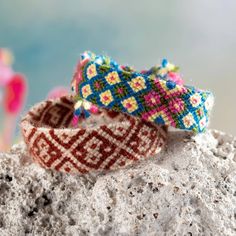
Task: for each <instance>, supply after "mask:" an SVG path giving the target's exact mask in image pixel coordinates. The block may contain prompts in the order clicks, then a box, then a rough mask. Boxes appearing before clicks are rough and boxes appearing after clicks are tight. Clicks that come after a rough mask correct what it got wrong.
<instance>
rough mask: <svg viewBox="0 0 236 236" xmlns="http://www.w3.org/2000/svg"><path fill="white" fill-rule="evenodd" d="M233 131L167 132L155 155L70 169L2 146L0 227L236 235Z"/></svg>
mask: <svg viewBox="0 0 236 236" xmlns="http://www.w3.org/2000/svg"><path fill="white" fill-rule="evenodd" d="M235 153H236V139H235V138H234V137H231V136H228V135H226V134H224V133H221V132H218V131H207V132H206V133H205V134H199V135H197V136H191V135H190V134H188V133H185V132H170V133H169V140H168V147H167V149H166V151H163V152H162V153H161V154H159V155H158V156H157V157H155V158H151V159H149V160H147V161H143V162H141V163H139V164H137V165H134V166H132V167H128V168H126V169H123V170H118V171H113V172H110V173H106V174H97V175H86V176H82V177H81V176H70V175H66V174H61V173H56V172H52V171H47V170H44V169H42V168H40V167H39V166H38V165H37V164H34V163H32V162H31V161H30V160H31V159H29V157H28V156H27V153H26V150H25V147H24V144H19V145H15V146H14V147H13V148H12V150H11V153H9V154H0V235H1V236H4V235H7V236H8V235H17V236H18V235H20V236H21V235H57V236H59V235H82V236H83V235H112V236H113V235H181V236H182V235H189V236H190V235H214V236H215V235H236V154H235Z"/></svg>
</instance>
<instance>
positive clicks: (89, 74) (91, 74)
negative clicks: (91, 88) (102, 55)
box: [86, 64, 97, 79]
mask: <svg viewBox="0 0 236 236" xmlns="http://www.w3.org/2000/svg"><path fill="white" fill-rule="evenodd" d="M86 74H87V77H88V78H89V79H92V78H93V77H95V76H96V75H97V70H96V66H95V65H94V64H91V65H90V66H89V67H88V68H87V73H86Z"/></svg>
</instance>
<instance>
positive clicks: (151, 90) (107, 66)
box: [78, 52, 213, 132]
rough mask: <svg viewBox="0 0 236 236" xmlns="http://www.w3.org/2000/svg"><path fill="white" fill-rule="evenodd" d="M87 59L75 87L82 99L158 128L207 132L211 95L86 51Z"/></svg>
mask: <svg viewBox="0 0 236 236" xmlns="http://www.w3.org/2000/svg"><path fill="white" fill-rule="evenodd" d="M86 57H87V58H88V57H90V59H89V60H88V62H87V63H86V64H85V66H84V67H83V68H82V78H83V80H82V82H80V84H79V85H78V93H79V95H80V96H81V97H82V98H84V99H86V100H88V101H90V102H92V103H93V104H96V105H98V106H99V107H103V108H108V109H111V110H114V111H118V112H123V113H127V114H129V115H132V116H136V117H141V118H142V119H144V120H146V121H151V122H154V123H156V124H159V125H168V126H173V127H175V128H179V129H185V130H192V131H194V132H202V131H204V130H205V129H206V127H207V125H208V122H209V112H210V110H211V108H212V106H213V95H212V93H211V92H208V91H201V90H198V89H195V88H193V87H189V86H183V85H179V84H176V83H175V82H174V81H171V80H168V79H165V78H158V77H154V78H153V76H152V77H151V76H148V75H146V74H144V73H139V72H136V71H134V70H127V68H126V67H121V66H119V65H118V64H117V63H116V62H115V61H113V60H111V59H110V58H108V57H105V56H96V55H94V54H92V53H88V52H86ZM83 58H84V55H82V59H83Z"/></svg>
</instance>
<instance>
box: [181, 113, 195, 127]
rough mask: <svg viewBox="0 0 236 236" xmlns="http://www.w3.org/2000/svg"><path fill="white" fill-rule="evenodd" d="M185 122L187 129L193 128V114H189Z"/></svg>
mask: <svg viewBox="0 0 236 236" xmlns="http://www.w3.org/2000/svg"><path fill="white" fill-rule="evenodd" d="M183 122H184V125H185V127H186V128H189V127H191V126H192V125H193V124H194V118H193V115H192V114H191V113H188V114H187V115H186V116H185V117H184V118H183Z"/></svg>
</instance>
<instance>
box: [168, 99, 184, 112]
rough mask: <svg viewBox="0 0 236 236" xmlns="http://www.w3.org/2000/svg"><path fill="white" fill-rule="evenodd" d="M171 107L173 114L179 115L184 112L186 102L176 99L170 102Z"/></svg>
mask: <svg viewBox="0 0 236 236" xmlns="http://www.w3.org/2000/svg"><path fill="white" fill-rule="evenodd" d="M169 107H170V110H171V111H172V112H173V113H179V112H181V111H183V110H184V102H183V101H182V100H181V99H179V98H176V99H174V100H171V101H169Z"/></svg>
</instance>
